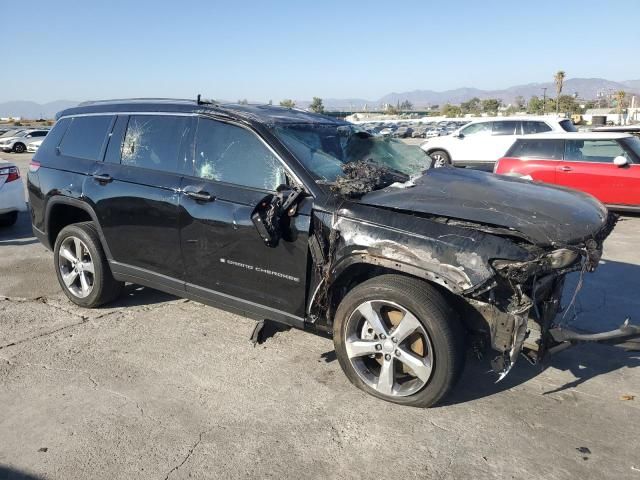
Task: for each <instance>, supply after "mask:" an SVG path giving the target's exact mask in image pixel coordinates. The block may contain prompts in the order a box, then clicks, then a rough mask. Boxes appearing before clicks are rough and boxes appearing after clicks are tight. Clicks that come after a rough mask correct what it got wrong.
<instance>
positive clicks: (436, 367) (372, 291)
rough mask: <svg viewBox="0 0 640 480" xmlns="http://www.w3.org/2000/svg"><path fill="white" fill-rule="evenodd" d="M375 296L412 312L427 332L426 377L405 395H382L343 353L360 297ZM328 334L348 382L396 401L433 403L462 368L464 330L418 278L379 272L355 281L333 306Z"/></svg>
mask: <svg viewBox="0 0 640 480" xmlns="http://www.w3.org/2000/svg"><path fill="white" fill-rule="evenodd" d="M380 299H381V300H384V301H388V302H393V303H395V304H397V305H400V306H402V307H403V308H405V309H406V310H407V311H409V312H410V313H412V314H413V316H414V317H416V318H417V319H418V320H419V322H420V323H421V324H422V326H423V327H424V329H425V330H426V332H427V334H428V336H429V337H430V339H429V340H430V342H431V347H432V351H433V358H432V370H431V376H430V377H429V380H428V381H427V382H426V384H425V385H424V386H422V387H421V389H420V390H418V391H417V392H415V393H413V394H411V395H408V396H395V395H385V394H383V393H381V392H379V391H377V390H376V389H375V388H372V387H371V386H370V385H368V384H367V383H365V382H364V381H363V379H362V378H361V377H360V375H359V374H358V372H357V371H356V370H355V368H354V366H353V364H352V362H351V360H350V359H349V356H348V354H347V347H346V345H345V343H346V342H345V338H346V335H347V324H348V322H349V319H350V317H351V316H352V314H353V313H354V311H355V310H356V309H357V308H358V306H360V305H362V304H363V303H364V302H368V301H373V300H380ZM352 321H353V320H352ZM333 334H334V345H335V350H336V354H337V357H338V361H339V362H340V366H341V367H342V370H343V371H344V373H345V374H346V376H347V378H348V379H349V380H350V381H351V383H353V384H354V385H355V386H356V387H358V388H360V389H361V390H363V391H365V392H367V393H369V394H370V395H373V396H375V397H378V398H381V399H383V400H386V401H389V402H393V403H397V404H400V405H407V406H412V407H422V408H424V407H430V406H432V405H434V404H436V403H437V402H439V401H440V400H442V399H443V398H444V397H445V396H446V395H447V394H448V393H449V392H450V391H451V389H452V388H453V386H454V385H455V383H456V382H457V380H458V379H459V378H460V374H461V373H462V370H463V368H464V361H465V337H466V332H465V331H464V329H463V328H462V326H461V324H460V321H459V319H458V317H457V315H456V313H455V312H454V311H453V309H452V308H451V307H450V306H449V305H448V303H447V301H446V300H445V298H444V297H443V295H442V294H441V293H440V292H438V290H436V289H435V288H434V287H433V286H431V285H429V284H428V283H426V282H423V281H420V280H417V279H413V278H409V277H404V276H401V275H381V276H379V277H375V278H373V279H371V280H368V281H366V282H364V283H362V284H360V285H358V286H357V287H355V288H354V289H353V290H351V291H350V292H349V293H348V294H347V295H346V296H345V298H344V299H343V300H342V302H341V303H340V305H339V306H338V310H337V312H336V315H335V318H334V326H333ZM391 335H393V330H392V331H391V332H390V336H391ZM383 338H384V337H383ZM393 341H396V340H395V339H393ZM394 360H395V359H394Z"/></svg>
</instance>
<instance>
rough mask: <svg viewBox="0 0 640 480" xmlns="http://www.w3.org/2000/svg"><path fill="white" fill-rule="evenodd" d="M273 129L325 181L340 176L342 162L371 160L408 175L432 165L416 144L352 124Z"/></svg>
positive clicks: (415, 173) (299, 125)
mask: <svg viewBox="0 0 640 480" xmlns="http://www.w3.org/2000/svg"><path fill="white" fill-rule="evenodd" d="M274 130H275V134H276V136H277V137H278V138H279V139H280V140H281V141H282V142H283V143H284V144H285V145H286V146H287V148H289V150H291V152H292V153H293V154H294V155H295V156H296V158H298V160H300V162H302V163H303V164H304V166H305V167H306V168H307V169H308V170H309V171H311V172H312V173H313V174H315V175H316V176H317V177H318V179H319V180H320V181H323V182H327V183H333V182H335V181H336V179H338V177H342V176H343V175H344V173H345V166H346V165H348V164H353V163H356V162H372V163H374V164H376V165H379V166H381V167H384V168H386V169H389V170H391V171H393V172H397V173H400V174H404V175H407V176H413V175H418V174H420V173H422V172H423V171H425V170H427V169H429V168H430V167H431V158H430V157H428V156H427V155H426V154H425V153H424V152H423V151H422V150H421V149H420V148H419V147H417V146H412V145H407V144H405V143H403V142H401V141H399V140H395V139H392V138H388V137H383V136H381V135H372V134H371V133H369V132H366V131H364V130H361V129H360V128H358V127H356V126H355V125H329V124H310V123H308V124H289V125H279V126H277V127H275V128H274Z"/></svg>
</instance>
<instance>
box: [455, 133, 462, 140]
mask: <svg viewBox="0 0 640 480" xmlns="http://www.w3.org/2000/svg"><path fill="white" fill-rule="evenodd" d="M455 137H456V138H459V139H460V140H462V139H463V138H464V133H458V134H457V135H456V136H455Z"/></svg>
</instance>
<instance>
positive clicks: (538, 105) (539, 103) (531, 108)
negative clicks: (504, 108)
mask: <svg viewBox="0 0 640 480" xmlns="http://www.w3.org/2000/svg"><path fill="white" fill-rule="evenodd" d="M543 108H544V101H543V100H542V99H541V98H540V97H538V96H536V95H533V96H532V97H531V98H530V99H529V103H528V104H527V113H534V114H537V115H540V114H542V112H543Z"/></svg>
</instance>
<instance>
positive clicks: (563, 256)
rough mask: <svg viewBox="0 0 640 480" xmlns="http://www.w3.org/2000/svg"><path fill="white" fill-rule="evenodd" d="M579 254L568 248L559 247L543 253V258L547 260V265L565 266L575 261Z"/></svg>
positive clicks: (556, 267) (557, 267)
mask: <svg viewBox="0 0 640 480" xmlns="http://www.w3.org/2000/svg"><path fill="white" fill-rule="evenodd" d="M579 255H580V254H579V253H578V252H574V251H573V250H569V249H568V248H561V249H559V250H554V251H553V252H551V253H549V254H547V255H545V257H544V258H545V260H546V261H547V262H549V266H550V267H551V268H554V269H560V268H565V267H568V266H569V265H571V264H572V263H573V262H575V261H576V259H577V258H578V256H579Z"/></svg>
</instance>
